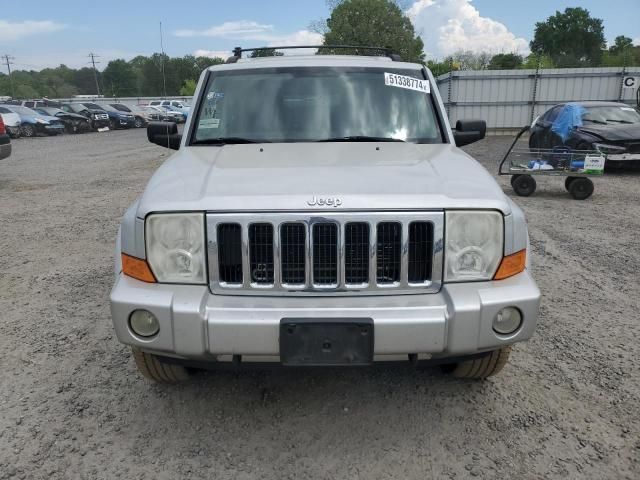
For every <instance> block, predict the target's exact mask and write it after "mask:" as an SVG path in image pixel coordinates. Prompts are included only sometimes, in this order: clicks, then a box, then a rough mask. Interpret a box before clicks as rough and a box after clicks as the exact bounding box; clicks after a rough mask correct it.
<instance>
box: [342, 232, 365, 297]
mask: <svg viewBox="0 0 640 480" xmlns="http://www.w3.org/2000/svg"><path fill="white" fill-rule="evenodd" d="M368 281H369V224H368V223H365V222H349V223H347V224H346V225H345V228H344V282H345V283H346V284H348V285H359V284H365V283H367V282H368Z"/></svg>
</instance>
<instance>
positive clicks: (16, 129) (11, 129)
mask: <svg viewBox="0 0 640 480" xmlns="http://www.w3.org/2000/svg"><path fill="white" fill-rule="evenodd" d="M5 127H6V129H7V133H8V134H9V136H10V137H13V138H15V137H18V136H20V125H5Z"/></svg>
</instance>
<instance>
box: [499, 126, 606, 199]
mask: <svg viewBox="0 0 640 480" xmlns="http://www.w3.org/2000/svg"><path fill="white" fill-rule="evenodd" d="M529 128H530V127H529V126H526V127H524V128H522V129H521V130H520V132H518V134H517V135H516V138H515V139H514V140H513V142H512V143H511V146H510V147H509V149H508V150H507V153H506V154H505V155H504V158H503V159H502V161H501V162H500V165H499V167H498V175H510V176H511V186H512V187H513V190H514V191H515V192H516V194H517V195H519V196H521V197H528V196H529V195H531V194H533V192H535V191H536V185H537V184H536V180H535V178H534V176H547V177H565V181H564V186H565V188H566V189H567V191H568V192H569V194H570V195H571V196H572V197H573V198H574V199H576V200H585V199H587V198H589V197H590V196H591V195H592V194H593V190H594V185H593V182H592V181H591V179H590V178H589V177H593V176H601V175H602V174H603V173H604V164H605V161H606V155H605V154H603V153H602V152H600V151H598V150H574V149H572V148H569V147H566V146H558V147H555V148H529V147H528V146H521V145H519V144H518V142H519V141H520V139H521V137H522V135H523V134H524V133H525V132H528V131H529Z"/></svg>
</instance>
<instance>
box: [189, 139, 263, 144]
mask: <svg viewBox="0 0 640 480" xmlns="http://www.w3.org/2000/svg"><path fill="white" fill-rule="evenodd" d="M241 143H271V142H270V141H269V140H256V139H254V138H245V137H218V138H205V139H202V140H196V141H194V142H193V143H192V144H191V145H237V144H241Z"/></svg>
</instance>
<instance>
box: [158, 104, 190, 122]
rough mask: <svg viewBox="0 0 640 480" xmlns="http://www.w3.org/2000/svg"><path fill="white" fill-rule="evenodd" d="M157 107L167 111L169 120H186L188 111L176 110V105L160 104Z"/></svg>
mask: <svg viewBox="0 0 640 480" xmlns="http://www.w3.org/2000/svg"><path fill="white" fill-rule="evenodd" d="M158 108H162V109H164V110H166V111H167V114H168V115H169V118H170V120H171V121H174V122H176V123H184V122H186V121H187V115H188V113H187V112H186V111H185V112H183V111H182V110H178V109H177V108H176V107H172V106H171V105H160V106H159V107H158Z"/></svg>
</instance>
